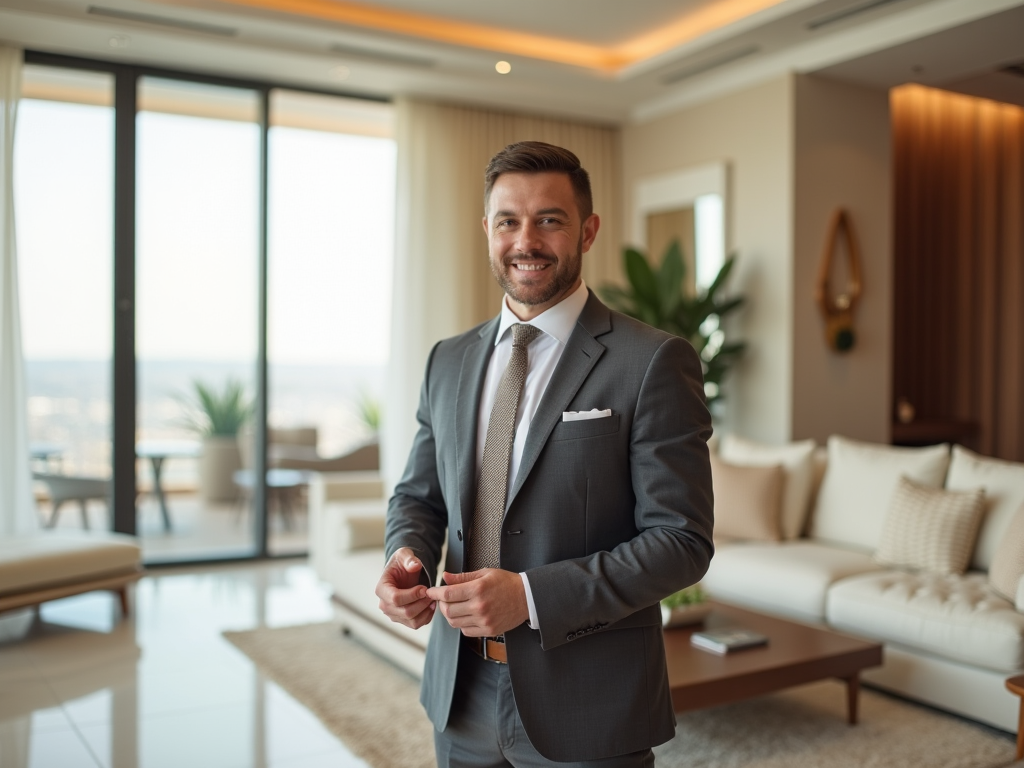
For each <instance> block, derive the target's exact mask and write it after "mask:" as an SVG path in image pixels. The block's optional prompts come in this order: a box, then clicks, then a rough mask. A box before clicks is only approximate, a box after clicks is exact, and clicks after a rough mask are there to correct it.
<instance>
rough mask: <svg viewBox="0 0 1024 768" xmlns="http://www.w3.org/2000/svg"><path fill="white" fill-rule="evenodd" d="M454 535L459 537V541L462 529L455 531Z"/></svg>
mask: <svg viewBox="0 0 1024 768" xmlns="http://www.w3.org/2000/svg"><path fill="white" fill-rule="evenodd" d="M455 535H456V536H458V537H459V541H462V531H461V530H459V531H457V532H456V534H455Z"/></svg>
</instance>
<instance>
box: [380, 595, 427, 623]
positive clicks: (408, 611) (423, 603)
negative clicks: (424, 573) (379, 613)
mask: <svg viewBox="0 0 1024 768" xmlns="http://www.w3.org/2000/svg"><path fill="white" fill-rule="evenodd" d="M434 602H435V601H434V600H431V599H430V598H429V597H423V598H421V599H419V600H414V601H413V602H411V603H406V604H404V605H399V606H396V607H394V608H392V609H391V615H392V616H401V617H402V618H404V619H411V618H413V617H414V616H419V615H420V614H421V613H423V611H425V610H426V609H427V608H429V607H430V606H431V605H433V604H434ZM385 613H386V612H385Z"/></svg>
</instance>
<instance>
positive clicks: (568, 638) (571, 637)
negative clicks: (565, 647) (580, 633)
mask: <svg viewBox="0 0 1024 768" xmlns="http://www.w3.org/2000/svg"><path fill="white" fill-rule="evenodd" d="M575 639H576V635H574V634H573V633H572V632H570V633H569V634H568V635H566V636H565V640H566V642H572V641H573V640H575Z"/></svg>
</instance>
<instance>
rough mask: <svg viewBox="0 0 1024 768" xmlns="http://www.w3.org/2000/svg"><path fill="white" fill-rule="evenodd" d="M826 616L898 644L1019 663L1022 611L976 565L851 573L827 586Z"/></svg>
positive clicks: (1004, 665) (998, 663)
mask: <svg viewBox="0 0 1024 768" xmlns="http://www.w3.org/2000/svg"><path fill="white" fill-rule="evenodd" d="M826 616H827V619H828V623H829V624H831V625H832V626H833V627H836V628H837V629H842V630H846V631H850V632H856V633H857V634H859V635H863V636H867V637H870V638H872V639H875V640H880V641H883V642H886V643H897V644H899V645H901V646H903V647H904V648H910V649H917V650H921V651H925V652H927V653H932V654H937V655H942V656H945V657H947V658H950V659H954V660H956V661H962V662H965V663H967V664H974V665H977V666H980V667H986V668H988V669H992V670H996V671H999V672H1006V673H1007V674H1010V673H1016V671H1017V670H1019V669H1021V668H1024V614H1022V613H1019V612H1018V611H1017V610H1016V608H1015V607H1014V604H1013V603H1011V602H1010V601H1009V600H1005V599H1003V598H1001V597H999V596H998V595H996V594H995V593H994V592H992V590H990V589H989V588H988V578H987V576H986V575H985V574H984V573H969V574H966V575H964V576H955V575H954V576H943V575H938V574H930V573H908V572H905V571H884V572H882V573H868V574H863V575H861V576H854V577H852V578H848V579H845V580H843V581H841V582H839V583H837V584H835V585H834V586H833V587H832V589H830V590H829V594H828V604H827V609H826Z"/></svg>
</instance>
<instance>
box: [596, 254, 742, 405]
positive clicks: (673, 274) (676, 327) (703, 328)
mask: <svg viewBox="0 0 1024 768" xmlns="http://www.w3.org/2000/svg"><path fill="white" fill-rule="evenodd" d="M623 260H624V262H625V269H626V277H627V279H628V281H629V285H628V287H626V288H622V287H619V286H614V285H606V286H604V287H603V288H601V289H600V293H601V298H603V299H604V300H605V302H607V303H608V305H609V306H610V307H611V308H612V309H615V310H618V311H619V312H622V313H623V314H625V315H629V316H630V317H635V318H636V319H637V320H640V321H642V322H644V323H647V324H648V325H653V326H654V327H655V328H660V329H661V330H663V331H667V332H668V333H671V334H673V335H675V336H681V337H683V338H684V339H686V340H687V341H689V342H690V343H691V344H692V345H693V347H694V349H696V350H697V353H698V354H699V355H700V359H701V364H702V367H703V369H704V394H705V396H706V397H707V402H708V406H709V407H710V406H712V405H713V404H714V403H716V402H719V401H720V400H721V399H722V396H723V394H722V379H724V378H725V375H726V373H728V371H729V369H730V368H731V367H732V365H733V363H735V362H736V360H737V359H738V358H739V356H740V355H741V354H742V353H743V350H744V349H745V348H746V346H747V345H746V342H743V341H734V342H727V341H726V339H725V329H724V328H723V327H722V319H723V318H724V317H725V316H726V315H727V314H729V313H730V312H732V311H733V310H735V309H737V308H738V307H740V306H741V305H742V304H743V302H744V301H745V298H744V297H743V296H732V297H723V296H721V295H720V294H721V292H722V286H723V285H725V282H726V281H727V280H728V279H729V273H730V272H732V268H733V264H735V262H736V257H735V256H730V257H729V259H728V260H726V262H725V264H723V265H722V268H721V269H720V270H719V271H718V275H717V276H716V277H715V279H714V281H713V282H712V283H711V285H710V286H708V288H707V290H705V291H700V292H698V293H697V294H696V295H695V296H688V295H686V293H685V292H684V290H683V279H684V278H685V276H686V267H685V265H684V263H683V255H682V250H681V249H680V247H679V242H678V241H673V242H672V243H671V244H670V245H669V247H668V250H667V251H666V252H665V257H664V258H663V259H662V261H661V266H660V267H658V268H657V269H655V267H654V266H653V265H652V264H651V263H650V262H649V261H648V260H647V257H646V256H644V254H642V253H640V251H638V250H636V249H634V248H626V249H625V250H624V252H623ZM713 412H714V411H713Z"/></svg>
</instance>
